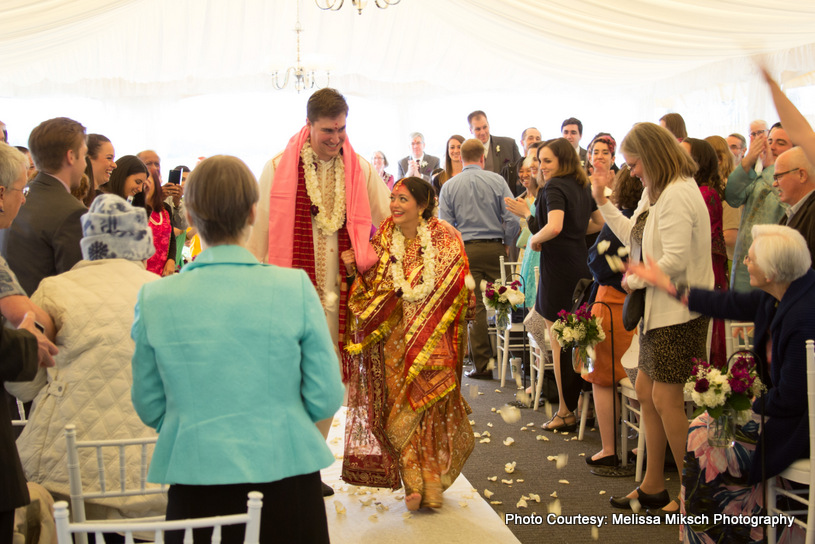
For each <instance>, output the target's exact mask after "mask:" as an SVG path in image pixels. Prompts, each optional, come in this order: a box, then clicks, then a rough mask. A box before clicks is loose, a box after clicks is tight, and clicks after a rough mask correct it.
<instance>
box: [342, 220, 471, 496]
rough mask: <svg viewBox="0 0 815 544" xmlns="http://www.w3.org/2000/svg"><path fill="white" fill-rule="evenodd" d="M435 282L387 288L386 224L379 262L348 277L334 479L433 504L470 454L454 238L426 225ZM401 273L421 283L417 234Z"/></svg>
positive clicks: (388, 223)
mask: <svg viewBox="0 0 815 544" xmlns="http://www.w3.org/2000/svg"><path fill="white" fill-rule="evenodd" d="M428 228H429V229H430V232H431V237H432V243H433V246H434V248H435V249H436V252H437V256H436V258H435V259H434V262H435V270H436V280H435V285H434V288H433V290H432V291H431V292H430V294H429V295H427V296H426V297H425V298H423V299H421V300H418V301H416V302H409V301H407V300H404V299H403V298H401V292H400V290H399V289H398V288H397V287H395V286H394V284H393V280H392V277H391V270H390V268H391V266H395V265H398V263H395V259H391V255H390V247H391V243H392V239H393V231H394V224H393V220H392V219H391V218H388V219H386V220H385V221H384V222H383V223H382V225H380V227H379V230H378V231H377V233H376V236H375V237H374V239H373V240H372V244H373V246H374V248H375V249H376V252H377V255H378V256H379V260H378V262H377V264H376V265H375V266H374V267H372V268H370V269H369V270H368V271H367V272H366V273H365V274H364V275H362V276H361V277H359V278H357V280H356V282H355V283H354V285H353V287H352V288H351V294H350V296H349V299H348V301H349V302H348V307H349V310H350V313H351V317H350V320H349V324H348V328H349V333H350V335H349V341H348V345H347V347H346V349H347V350H348V352H349V353H350V356H348V357H347V358H350V359H351V364H350V365H348V366H347V367H346V368H347V369H348V375H347V376H346V382H347V384H348V416H347V421H346V430H345V454H344V458H343V471H342V477H343V480H345V481H346V482H349V483H352V484H356V485H366V486H374V487H391V488H397V487H399V480H400V477H401V480H402V481H403V483H404V485H405V493H406V494H410V493H419V494H421V495H422V497H423V500H422V505H424V506H434V507H436V506H441V493H442V491H443V490H444V489H446V488H447V487H449V486H450V485H451V484H452V483H453V482H454V481H455V479H456V478H457V477H458V475H459V473H460V472H461V468H462V466H463V465H464V462H465V461H466V460H467V458H468V457H469V455H470V453H471V452H472V450H473V445H474V442H475V440H474V438H473V432H472V429H471V427H470V423H469V421H468V417H467V414H468V413H469V411H470V409H469V406H467V403H466V402H465V401H464V399H463V398H462V397H461V391H460V383H459V378H458V375H457V371H456V369H457V368H458V367H460V364H461V358H462V357H463V353H464V345H463V342H464V338H465V334H464V332H465V323H464V316H465V313H466V311H467V304H468V301H469V296H470V292H469V290H468V289H467V287H466V286H465V284H464V278H465V276H466V275H467V274H468V272H469V267H468V264H467V257H466V255H465V253H464V247H463V245H462V243H461V242H460V240H458V239H457V238H455V237H453V236H452V235H450V234H449V233H448V232H447V230H446V229H445V228H444V227H442V226H441V224H439V222H438V221H437V220H436V219H435V218H432V219H430V220H429V221H428ZM403 266H404V277H405V278H406V279H407V280H408V281H409V282H410V285H411V286H414V287H415V286H416V285H417V284H419V283H420V282H421V280H422V269H423V264H422V252H421V241H420V240H419V237H417V238H415V239H413V240H406V241H405V257H404V261H403Z"/></svg>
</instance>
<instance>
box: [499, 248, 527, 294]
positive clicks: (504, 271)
mask: <svg viewBox="0 0 815 544" xmlns="http://www.w3.org/2000/svg"><path fill="white" fill-rule="evenodd" d="M498 262H499V264H500V266H501V285H506V284H507V282H513V281H516V280H517V281H520V282H521V287H520V289H518V290H519V291H520V292H521V293H526V290H525V289H526V285H524V278H523V277H521V274H520V273H519V272H516V270H520V268H521V264H522V261H507V260H506V259H504V256H503V255H501V256H500V257H498Z"/></svg>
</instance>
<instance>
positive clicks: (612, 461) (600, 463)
mask: <svg viewBox="0 0 815 544" xmlns="http://www.w3.org/2000/svg"><path fill="white" fill-rule="evenodd" d="M618 463H619V458H618V457H617V454H616V453H612V454H611V455H606V456H605V457H601V458H599V459H592V458H591V457H586V464H587V465H589V466H592V467H616V466H617V464H618Z"/></svg>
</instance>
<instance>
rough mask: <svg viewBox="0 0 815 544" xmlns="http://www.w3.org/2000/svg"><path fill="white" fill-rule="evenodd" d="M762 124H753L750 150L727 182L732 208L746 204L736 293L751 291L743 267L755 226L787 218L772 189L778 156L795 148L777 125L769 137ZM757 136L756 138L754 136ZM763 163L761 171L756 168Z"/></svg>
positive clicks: (734, 274) (733, 280)
mask: <svg viewBox="0 0 815 544" xmlns="http://www.w3.org/2000/svg"><path fill="white" fill-rule="evenodd" d="M761 123H764V122H763V121H754V122H753V123H751V124H750V147H749V149H748V150H747V153H746V154H745V155H744V158H743V159H742V160H741V162H740V163H739V165H738V166H736V169H735V170H733V173H732V174H730V177H729V178H728V180H727V187H726V188H725V199H726V201H727V203H728V204H729V205H730V206H732V207H733V208H738V207H739V206H742V205H744V209H743V210H742V213H741V223H740V224H739V234H738V237H737V238H736V247H735V249H734V250H733V268H732V270H731V272H730V288H731V289H735V290H736V291H743V292H746V291H751V290H752V289H753V288H752V287H751V286H750V275H749V274H748V273H747V267H746V266H745V265H744V256H745V255H747V250H748V249H750V245H751V244H752V243H753V236H752V234H751V231H752V228H753V225H761V224H768V223H769V224H773V223H778V222H779V221H780V220H781V217H782V216H783V215H784V207H785V205H782V203H781V200H780V199H779V198H778V193H777V192H776V191H774V190H773V174H774V173H775V167H774V163H775V161H776V159H777V158H778V156H779V155H781V154H782V153H784V152H785V151H788V150H789V149H791V148H792V142H791V141H790V139H789V136H787V132H786V131H785V130H784V128H783V127H782V126H781V123H776V124H774V125H773V126H772V129H770V132H769V134H766V133H765V131H764V129H763V128H762V127H766V126H767V125H766V123H765V124H763V125H762V124H761ZM754 134H755V135H754ZM759 159H762V160H763V168H762V170H761V172H756V169H755V166H756V163H757V161H758V160H759Z"/></svg>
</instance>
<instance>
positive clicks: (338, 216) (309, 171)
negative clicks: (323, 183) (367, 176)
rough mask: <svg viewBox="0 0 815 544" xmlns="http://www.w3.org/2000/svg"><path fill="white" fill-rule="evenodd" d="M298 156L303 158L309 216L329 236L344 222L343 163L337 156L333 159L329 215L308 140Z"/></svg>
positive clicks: (324, 234) (314, 158) (312, 151)
mask: <svg viewBox="0 0 815 544" xmlns="http://www.w3.org/2000/svg"><path fill="white" fill-rule="evenodd" d="M300 158H302V159H303V174H304V178H305V181H306V192H307V193H308V197H309V198H310V199H311V203H312V207H311V217H312V218H313V219H314V222H315V223H316V224H317V228H318V229H319V230H320V232H321V233H322V235H323V236H331V235H332V234H334V233H335V232H337V231H338V230H340V227H342V225H343V224H344V223H345V164H344V163H343V162H342V158H341V157H339V156H337V157H336V158H335V159H334V209H333V210H332V213H331V215H330V216H329V214H328V212H327V211H326V207H325V204H324V203H323V193H322V191H321V190H320V184H319V182H318V181H317V166H315V164H314V162H315V161H316V160H317V158H316V157H315V155H314V150H313V149H312V148H311V144H310V143H309V142H308V141H307V142H306V143H305V145H303V149H301V150H300Z"/></svg>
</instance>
